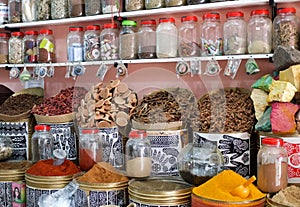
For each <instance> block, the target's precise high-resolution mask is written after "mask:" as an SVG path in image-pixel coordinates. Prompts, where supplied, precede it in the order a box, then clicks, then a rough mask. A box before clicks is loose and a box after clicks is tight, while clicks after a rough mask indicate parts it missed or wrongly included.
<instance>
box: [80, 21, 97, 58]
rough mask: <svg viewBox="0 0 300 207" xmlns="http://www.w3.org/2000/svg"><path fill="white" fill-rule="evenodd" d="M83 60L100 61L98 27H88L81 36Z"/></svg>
mask: <svg viewBox="0 0 300 207" xmlns="http://www.w3.org/2000/svg"><path fill="white" fill-rule="evenodd" d="M83 41H84V60H85V61H97V60H100V58H101V56H100V26H98V25H88V26H87V27H86V31H85V32H84V35H83Z"/></svg>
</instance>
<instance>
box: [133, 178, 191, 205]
mask: <svg viewBox="0 0 300 207" xmlns="http://www.w3.org/2000/svg"><path fill="white" fill-rule="evenodd" d="M192 188H193V186H192V185H190V184H188V183H186V182H185V181H183V180H181V179H179V178H175V177H153V178H149V179H147V180H135V179H132V180H130V181H129V183H128V194H129V202H130V203H135V204H137V205H138V206H144V205H151V206H152V207H156V206H157V207H163V206H183V205H184V206H190V202H191V192H192Z"/></svg>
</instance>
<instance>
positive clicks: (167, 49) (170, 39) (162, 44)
mask: <svg viewBox="0 0 300 207" xmlns="http://www.w3.org/2000/svg"><path fill="white" fill-rule="evenodd" d="M177 47H178V30H177V27H176V25H175V19H174V18H172V17H171V18H160V19H159V25H158V26H157V29H156V56H157V57H158V58H170V57H176V56H177Z"/></svg>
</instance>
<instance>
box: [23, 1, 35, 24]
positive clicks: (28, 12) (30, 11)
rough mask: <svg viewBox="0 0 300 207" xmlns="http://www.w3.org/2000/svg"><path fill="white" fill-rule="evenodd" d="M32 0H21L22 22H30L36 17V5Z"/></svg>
mask: <svg viewBox="0 0 300 207" xmlns="http://www.w3.org/2000/svg"><path fill="white" fill-rule="evenodd" d="M36 6H37V5H36V2H35V1H34V0H23V1H22V22H32V21H36V19H37V9H36V8H37V7H36Z"/></svg>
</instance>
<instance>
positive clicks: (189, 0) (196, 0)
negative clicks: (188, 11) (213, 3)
mask: <svg viewBox="0 0 300 207" xmlns="http://www.w3.org/2000/svg"><path fill="white" fill-rule="evenodd" d="M209 2H210V0H187V4H188V5H193V4H204V3H209Z"/></svg>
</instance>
